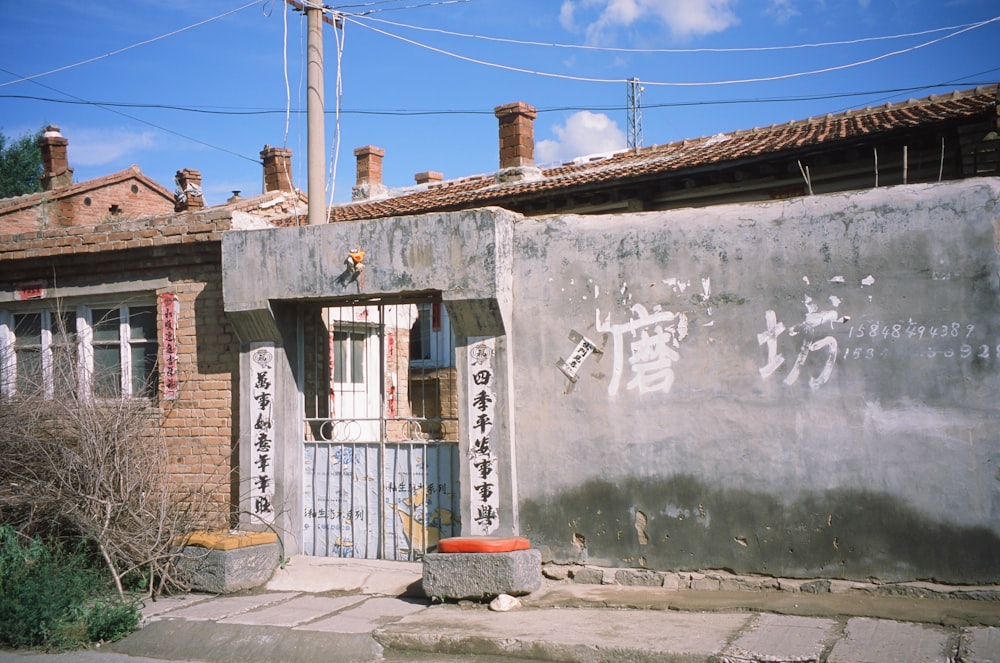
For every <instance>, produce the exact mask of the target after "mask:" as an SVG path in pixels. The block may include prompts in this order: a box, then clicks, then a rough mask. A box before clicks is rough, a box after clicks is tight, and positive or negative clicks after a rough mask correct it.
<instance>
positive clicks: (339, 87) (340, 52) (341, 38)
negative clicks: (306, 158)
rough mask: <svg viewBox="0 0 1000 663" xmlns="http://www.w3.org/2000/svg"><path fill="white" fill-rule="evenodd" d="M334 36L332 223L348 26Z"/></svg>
mask: <svg viewBox="0 0 1000 663" xmlns="http://www.w3.org/2000/svg"><path fill="white" fill-rule="evenodd" d="M333 36H334V39H335V40H336V44H337V79H336V83H335V87H334V92H333V94H334V110H335V116H334V123H333V145H332V146H331V148H330V149H331V151H332V152H333V154H331V155H330V180H329V185H328V188H329V189H330V200H329V203H328V204H327V207H326V222H327V223H330V218H331V215H332V214H333V195H334V192H335V191H336V188H337V165H338V164H339V163H340V105H341V101H342V99H343V96H344V79H343V76H342V73H343V66H342V65H343V58H344V42H345V41H346V37H347V24H346V23H345V24H343V27H342V28H340V29H336V28H334V30H333Z"/></svg>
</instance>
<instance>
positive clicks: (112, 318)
mask: <svg viewBox="0 0 1000 663" xmlns="http://www.w3.org/2000/svg"><path fill="white" fill-rule="evenodd" d="M92 319H93V323H92V324H93V328H94V343H101V342H105V343H107V342H109V341H113V342H117V341H118V338H119V332H120V328H119V323H120V318H119V313H118V309H116V308H95V309H94V310H93V318H92Z"/></svg>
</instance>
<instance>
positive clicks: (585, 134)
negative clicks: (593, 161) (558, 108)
mask: <svg viewBox="0 0 1000 663" xmlns="http://www.w3.org/2000/svg"><path fill="white" fill-rule="evenodd" d="M552 133H554V134H555V136H556V138H555V140H551V139H547V140H541V141H538V143H537V144H536V145H535V156H536V161H538V163H543V164H544V163H554V162H562V161H568V160H570V159H574V158H576V157H579V156H584V155H587V154H603V153H605V152H615V151H617V150H623V149H625V146H626V140H625V132H624V131H622V130H621V129H619V128H618V125H617V124H616V123H615V121H614V120H612V119H611V118H610V117H608V116H607V115H605V114H604V113H591V112H590V111H578V112H576V113H573V114H572V115H570V116H569V117H568V118H567V119H566V124H565V125H559V124H557V125H555V126H553V127H552Z"/></svg>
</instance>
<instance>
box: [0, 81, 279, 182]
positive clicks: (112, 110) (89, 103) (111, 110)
mask: <svg viewBox="0 0 1000 663" xmlns="http://www.w3.org/2000/svg"><path fill="white" fill-rule="evenodd" d="M0 71H2V72H4V73H5V74H9V75H11V76H19V74H16V73H14V72H12V71H8V70H7V69H3V68H0ZM30 82H31V83H33V84H35V85H37V86H39V87H43V88H46V89H48V90H52V91H53V92H55V93H57V94H61V95H64V96H66V97H69V98H70V99H72V100H74V101H75V102H76V103H79V104H84V105H87V106H95V107H97V108H100V109H101V110H105V111H108V112H109V113H114V114H115V115H120V116H122V117H125V118H128V119H130V120H133V121H135V122H139V123H141V124H145V125H146V126H149V127H153V128H154V129H159V130H160V131H164V132H166V133H168V134H172V135H174V136H177V137H178V138H183V139H184V140H189V141H191V142H192V143H198V144H199V145H204V146H205V147H209V148H211V149H213V150H218V151H220V152H225V153H227V154H231V155H232V156H235V157H239V158H240V159H246V160H247V161H251V162H253V163H260V159H255V158H253V157H248V156H246V155H244V154H240V153H239V152H233V151H232V150H229V149H226V148H224V147H219V146H218V145H213V144H211V143H206V142H205V141H203V140H199V139H197V138H192V137H191V136H187V135H185V134H182V133H180V132H179V131H174V130H173V129H167V128H166V127H161V126H160V125H158V124H154V123H153V122H149V121H147V120H143V119H141V118H138V117H135V116H134V115H129V114H128V113H123V112H122V111H120V110H116V109H115V108H113V107H111V105H110V104H100V103H95V102H92V101H87V100H86V99H81V98H80V97H77V96H76V95H73V94H70V93H68V92H63V91H62V90H57V89H56V88H54V87H52V86H51V85H46V84H45V83H40V82H38V81H36V80H31V81H30ZM2 96H6V95H2ZM51 101H54V102H57V103H59V102H61V103H73V102H70V101H67V100H65V99H52V100H51Z"/></svg>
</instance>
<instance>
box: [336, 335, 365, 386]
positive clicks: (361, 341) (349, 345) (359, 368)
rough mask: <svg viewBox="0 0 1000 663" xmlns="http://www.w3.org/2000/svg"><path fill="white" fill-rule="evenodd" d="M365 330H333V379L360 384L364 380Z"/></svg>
mask: <svg viewBox="0 0 1000 663" xmlns="http://www.w3.org/2000/svg"><path fill="white" fill-rule="evenodd" d="M364 368H365V334H364V332H348V331H335V332H333V381H334V382H340V383H351V384H359V383H361V382H364Z"/></svg>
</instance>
